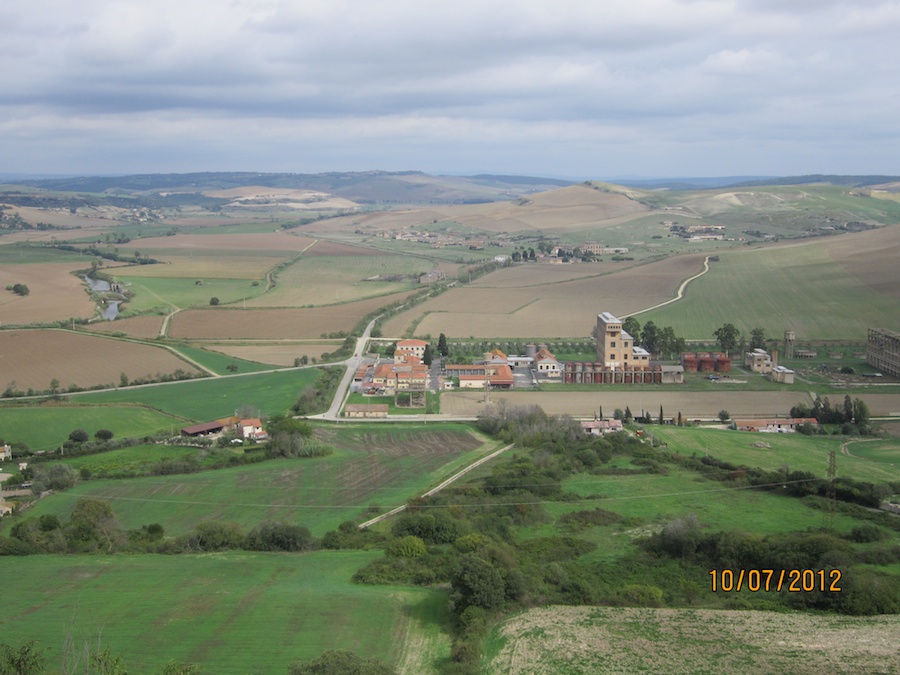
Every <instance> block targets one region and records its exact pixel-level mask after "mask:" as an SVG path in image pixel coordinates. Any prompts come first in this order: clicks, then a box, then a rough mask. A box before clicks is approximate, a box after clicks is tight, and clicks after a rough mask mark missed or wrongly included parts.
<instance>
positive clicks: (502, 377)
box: [445, 363, 515, 389]
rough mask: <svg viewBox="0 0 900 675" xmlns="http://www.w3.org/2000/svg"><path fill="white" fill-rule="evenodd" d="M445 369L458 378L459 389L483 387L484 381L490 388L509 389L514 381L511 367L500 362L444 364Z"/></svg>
mask: <svg viewBox="0 0 900 675" xmlns="http://www.w3.org/2000/svg"><path fill="white" fill-rule="evenodd" d="M445 371H446V373H447V374H448V375H449V376H451V377H456V378H458V379H459V386H460V388H461V389H484V386H485V381H487V382H488V384H489V386H490V387H491V389H511V388H512V386H513V384H514V383H515V378H513V373H512V368H510V367H509V366H508V365H506V364H502V363H501V364H494V363H489V364H485V365H477V366H476V365H473V366H469V365H457V364H449V365H447V366H445Z"/></svg>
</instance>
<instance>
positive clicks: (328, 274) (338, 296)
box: [247, 244, 434, 307]
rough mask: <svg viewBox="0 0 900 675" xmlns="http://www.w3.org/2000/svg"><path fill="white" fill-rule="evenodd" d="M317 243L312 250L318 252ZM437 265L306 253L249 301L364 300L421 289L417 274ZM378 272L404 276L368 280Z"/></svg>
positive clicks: (317, 302) (291, 303)
mask: <svg viewBox="0 0 900 675" xmlns="http://www.w3.org/2000/svg"><path fill="white" fill-rule="evenodd" d="M316 248H318V244H316V246H314V247H313V248H312V249H311V251H315V250H316ZM433 267H434V265H433V264H432V263H431V262H430V261H428V260H423V259H421V258H413V257H410V256H397V255H359V256H350V255H334V256H326V255H321V252H317V254H316V255H311V256H307V255H303V256H302V257H301V258H299V259H298V260H296V261H295V262H294V263H292V264H291V265H289V266H288V267H287V268H286V269H283V270H279V272H278V274H277V277H276V286H275V288H273V289H272V290H271V291H269V292H268V293H266V294H265V295H263V296H260V297H257V298H254V299H253V300H248V301H247V304H248V305H250V306H253V307H303V306H315V305H327V304H335V303H338V302H349V301H353V300H362V299H364V298H369V297H373V296H383V295H389V294H391V293H397V292H400V291H406V290H411V289H414V288H418V286H419V280H418V276H419V275H420V274H422V273H424V272H427V271H428V270H430V269H432V268H433ZM379 275H403V276H404V277H406V278H404V279H402V280H400V281H366V279H369V278H371V277H376V276H379Z"/></svg>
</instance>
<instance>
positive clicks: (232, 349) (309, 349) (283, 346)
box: [196, 341, 341, 366]
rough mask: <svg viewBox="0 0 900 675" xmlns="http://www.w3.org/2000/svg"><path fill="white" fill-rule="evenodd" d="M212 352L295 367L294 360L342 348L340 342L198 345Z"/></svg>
mask: <svg viewBox="0 0 900 675" xmlns="http://www.w3.org/2000/svg"><path fill="white" fill-rule="evenodd" d="M196 346H197V347H203V348H204V349H209V350H210V351H214V352H220V353H222V354H225V355H226V356H233V357H235V358H238V359H245V360H247V361H256V362H257V363H270V364H272V365H273V366H293V365H294V359H296V358H299V357H301V356H306V357H307V358H309V359H310V360H311V359H313V358H316V359H319V358H321V357H322V354H326V353H329V352H333V351H335V350H336V349H337V348H338V347H340V346H341V343H340V341H338V342H292V343H279V344H256V345H222V344H206V343H203V344H198V345H196Z"/></svg>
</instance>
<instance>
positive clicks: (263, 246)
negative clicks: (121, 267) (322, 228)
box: [131, 228, 315, 258]
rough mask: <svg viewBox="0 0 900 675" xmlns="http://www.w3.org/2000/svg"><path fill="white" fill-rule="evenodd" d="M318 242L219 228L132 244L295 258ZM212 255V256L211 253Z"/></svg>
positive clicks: (279, 233)
mask: <svg viewBox="0 0 900 675" xmlns="http://www.w3.org/2000/svg"><path fill="white" fill-rule="evenodd" d="M314 241H315V240H314V239H310V238H308V237H303V236H297V235H293V234H289V233H287V232H282V231H280V230H279V231H275V232H272V231H269V232H266V233H255V232H254V233H246V234H222V233H221V231H220V230H219V229H218V228H217V229H216V231H215V232H214V233H194V232H192V233H190V234H176V235H174V236H172V237H146V238H143V239H141V240H140V241H134V242H131V243H132V244H134V245H135V246H136V247H137V248H139V249H140V250H141V251H143V250H144V249H148V250H149V249H153V250H173V252H174V251H183V252H185V253H189V252H192V253H193V254H194V255H197V254H198V253H199V254H203V251H210V250H216V251H230V252H231V255H234V256H242V255H262V256H268V257H276V258H278V257H281V258H283V257H293V256H292V255H291V252H293V254H294V255H296V254H297V253H300V252H301V251H303V250H305V249H306V248H308V247H309V246H310V245H311V244H312V243H313V242H314ZM207 255H208V254H207Z"/></svg>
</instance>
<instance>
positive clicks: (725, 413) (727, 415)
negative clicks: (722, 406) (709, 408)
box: [719, 410, 731, 424]
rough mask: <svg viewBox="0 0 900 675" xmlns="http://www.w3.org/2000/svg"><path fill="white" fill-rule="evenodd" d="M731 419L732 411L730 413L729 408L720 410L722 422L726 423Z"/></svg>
mask: <svg viewBox="0 0 900 675" xmlns="http://www.w3.org/2000/svg"><path fill="white" fill-rule="evenodd" d="M730 419H731V413H730V412H728V411H727V410H720V411H719V421H720V422H721V423H722V424H725V422H727V421H728V420H730Z"/></svg>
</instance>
